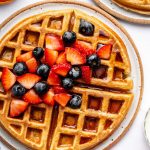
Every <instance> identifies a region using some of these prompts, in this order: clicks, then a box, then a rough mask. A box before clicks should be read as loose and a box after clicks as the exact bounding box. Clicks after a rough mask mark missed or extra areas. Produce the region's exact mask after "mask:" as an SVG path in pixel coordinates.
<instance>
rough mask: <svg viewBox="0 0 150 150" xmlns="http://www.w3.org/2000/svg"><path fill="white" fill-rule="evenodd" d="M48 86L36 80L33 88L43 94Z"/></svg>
mask: <svg viewBox="0 0 150 150" xmlns="http://www.w3.org/2000/svg"><path fill="white" fill-rule="evenodd" d="M48 89H49V86H48V84H47V83H46V82H38V83H36V84H35V86H34V90H35V92H36V93H37V94H38V95H44V94H46V93H47V91H48Z"/></svg>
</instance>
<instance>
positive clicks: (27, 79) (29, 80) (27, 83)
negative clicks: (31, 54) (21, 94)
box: [17, 73, 41, 89]
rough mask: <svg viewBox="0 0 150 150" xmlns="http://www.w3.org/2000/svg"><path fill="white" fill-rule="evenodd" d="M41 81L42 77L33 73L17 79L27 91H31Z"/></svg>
mask: <svg viewBox="0 0 150 150" xmlns="http://www.w3.org/2000/svg"><path fill="white" fill-rule="evenodd" d="M40 79H41V77H39V76H38V75H36V74H32V73H26V74H24V75H22V76H18V77H17V81H18V82H19V83H20V84H21V85H22V86H24V87H25V88H26V89H31V88H32V87H33V86H34V85H35V84H36V83H37V82H38V81H39V80H40Z"/></svg>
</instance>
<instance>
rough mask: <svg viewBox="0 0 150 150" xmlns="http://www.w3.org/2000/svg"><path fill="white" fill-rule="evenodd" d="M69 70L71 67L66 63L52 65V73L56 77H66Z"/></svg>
mask: <svg viewBox="0 0 150 150" xmlns="http://www.w3.org/2000/svg"><path fill="white" fill-rule="evenodd" d="M70 68H71V65H70V64H68V63H65V64H58V65H53V67H52V71H53V72H55V73H56V74H58V75H61V76H64V77H65V76H66V75H67V74H68V72H69V70H70Z"/></svg>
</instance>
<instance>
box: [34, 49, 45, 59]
mask: <svg viewBox="0 0 150 150" xmlns="http://www.w3.org/2000/svg"><path fill="white" fill-rule="evenodd" d="M32 54H33V56H34V57H35V58H36V59H41V58H42V57H43V55H44V50H43V48H41V47H36V48H34V50H33V51H32Z"/></svg>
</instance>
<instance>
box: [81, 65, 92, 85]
mask: <svg viewBox="0 0 150 150" xmlns="http://www.w3.org/2000/svg"><path fill="white" fill-rule="evenodd" d="M81 71H82V79H83V80H84V81H85V83H87V84H90V82H91V70H90V67H89V66H82V67H81Z"/></svg>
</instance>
